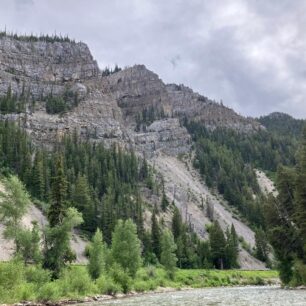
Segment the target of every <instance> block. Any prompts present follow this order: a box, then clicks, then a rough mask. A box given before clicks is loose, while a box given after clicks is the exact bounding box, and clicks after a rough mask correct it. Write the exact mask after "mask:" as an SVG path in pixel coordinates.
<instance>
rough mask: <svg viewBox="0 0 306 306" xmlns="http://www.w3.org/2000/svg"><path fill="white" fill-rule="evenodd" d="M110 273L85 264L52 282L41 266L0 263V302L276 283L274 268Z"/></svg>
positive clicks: (151, 268)
mask: <svg viewBox="0 0 306 306" xmlns="http://www.w3.org/2000/svg"><path fill="white" fill-rule="evenodd" d="M123 274H124V272H123V271H121V272H120V273H119V272H118V273H114V272H110V273H108V274H106V275H103V276H101V277H100V278H99V279H98V280H96V281H93V280H91V279H90V277H89V275H88V273H87V269H86V267H85V266H80V265H75V266H71V267H69V268H67V269H66V270H64V271H63V273H62V274H61V276H60V278H59V279H58V280H55V281H51V277H50V273H48V272H47V271H45V270H43V269H42V268H40V267H35V266H24V265H23V264H22V263H20V262H14V261H12V262H8V263H0V303H16V302H20V301H25V300H27V301H37V302H47V301H53V302H55V301H59V300H66V299H72V300H80V299H82V298H84V297H86V296H95V295H99V294H101V295H102V294H109V295H115V294H117V293H127V292H130V291H136V292H149V291H154V290H157V289H160V288H161V287H164V288H173V289H177V290H179V289H182V288H187V287H188V288H204V287H217V286H235V285H242V286H243V285H264V284H272V283H275V282H276V281H277V279H278V273H277V272H276V271H241V270H227V271H218V270H203V269H198V270H197V269H193V270H180V269H178V270H177V271H176V273H175V276H174V277H173V278H172V279H170V278H169V277H168V276H167V273H166V271H165V270H164V269H162V268H155V267H153V266H152V267H146V268H141V269H140V270H139V271H138V272H137V274H136V277H135V278H134V279H132V278H130V277H129V276H127V275H123Z"/></svg>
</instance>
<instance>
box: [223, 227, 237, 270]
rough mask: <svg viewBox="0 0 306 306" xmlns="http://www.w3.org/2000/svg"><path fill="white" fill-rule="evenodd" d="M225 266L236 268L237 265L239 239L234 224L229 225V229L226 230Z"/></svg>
mask: <svg viewBox="0 0 306 306" xmlns="http://www.w3.org/2000/svg"><path fill="white" fill-rule="evenodd" d="M226 238H227V239H226V249H225V256H226V265H225V266H226V268H228V269H230V268H237V267H238V262H237V260H238V255H239V240H238V236H237V233H236V230H235V227H234V224H232V226H231V230H230V231H229V230H227V232H226Z"/></svg>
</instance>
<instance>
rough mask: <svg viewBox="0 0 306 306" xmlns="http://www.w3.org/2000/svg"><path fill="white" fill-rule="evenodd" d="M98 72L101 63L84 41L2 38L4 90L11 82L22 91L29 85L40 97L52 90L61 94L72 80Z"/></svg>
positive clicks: (0, 88)
mask: <svg viewBox="0 0 306 306" xmlns="http://www.w3.org/2000/svg"><path fill="white" fill-rule="evenodd" d="M98 73H99V69H98V66H97V63H96V61H95V60H93V57H92V55H91V53H90V51H89V49H88V47H87V45H86V44H84V43H71V42H44V41H37V42H30V41H29V42H26V41H19V40H15V39H13V38H10V37H3V38H1V39H0V94H3V93H6V91H7V89H8V87H9V86H11V88H12V90H13V91H14V92H15V93H19V94H20V93H21V91H22V90H23V87H24V86H25V89H26V90H28V89H29V90H30V93H31V94H32V96H33V97H34V98H36V99H39V98H40V97H41V96H44V95H47V94H49V93H50V92H51V91H52V92H53V94H60V93H62V92H63V91H64V90H65V88H66V87H67V86H68V87H69V86H70V84H69V83H71V82H72V83H74V82H79V81H82V80H85V79H88V78H92V77H94V76H96V75H97V74H98Z"/></svg>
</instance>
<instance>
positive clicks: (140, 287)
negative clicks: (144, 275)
mask: <svg viewBox="0 0 306 306" xmlns="http://www.w3.org/2000/svg"><path fill="white" fill-rule="evenodd" d="M149 285H150V284H149V282H146V281H136V282H135V283H134V286H133V287H134V290H135V291H136V292H145V291H148V290H151V289H150V286H149Z"/></svg>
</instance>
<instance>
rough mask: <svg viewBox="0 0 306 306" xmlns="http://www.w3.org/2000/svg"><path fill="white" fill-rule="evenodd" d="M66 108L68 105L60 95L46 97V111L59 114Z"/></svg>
mask: <svg viewBox="0 0 306 306" xmlns="http://www.w3.org/2000/svg"><path fill="white" fill-rule="evenodd" d="M66 110H68V106H67V104H66V102H65V101H64V99H63V98H62V97H54V96H48V97H47V99H46V112H47V113H48V114H59V113H63V112H65V111H66Z"/></svg>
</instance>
